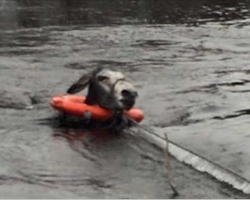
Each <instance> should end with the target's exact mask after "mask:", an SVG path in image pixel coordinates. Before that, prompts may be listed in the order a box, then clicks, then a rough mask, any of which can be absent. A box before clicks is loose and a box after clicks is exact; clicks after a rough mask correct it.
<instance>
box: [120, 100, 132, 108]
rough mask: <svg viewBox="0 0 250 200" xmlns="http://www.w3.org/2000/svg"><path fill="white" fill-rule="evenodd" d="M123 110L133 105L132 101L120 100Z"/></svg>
mask: <svg viewBox="0 0 250 200" xmlns="http://www.w3.org/2000/svg"><path fill="white" fill-rule="evenodd" d="M120 101H121V102H122V105H123V107H124V108H125V109H127V110H129V109H131V108H132V107H133V106H134V105H135V100H134V99H122V100H120Z"/></svg>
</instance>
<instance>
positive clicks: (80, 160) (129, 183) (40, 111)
mask: <svg viewBox="0 0 250 200" xmlns="http://www.w3.org/2000/svg"><path fill="white" fill-rule="evenodd" d="M249 7H250V2H249V1H236V0H230V1H224V0H223V1H215V0H200V1H197V0H188V1H181V0H177V1H176V0H157V1H154V0H137V1H136V0H109V1H104V0H88V1H87V0H53V1H52V0H0V70H1V71H0V80H1V86H0V113H1V115H0V163H1V166H0V197H3V198H53V197H54V198H169V197H171V190H170V189H169V187H168V184H167V179H166V169H165V160H166V159H165V157H164V154H163V152H161V151H159V150H158V149H157V148H155V147H154V146H152V145H151V144H150V143H148V142H146V141H144V140H143V139H142V138H138V137H137V136H136V135H137V134H135V136H132V135H131V134H129V133H127V134H112V133H107V132H105V131H99V132H98V131H96V132H90V131H88V130H85V129H76V128H74V127H71V128H70V127H67V128H65V127H61V126H58V125H57V122H56V121H53V120H54V118H53V116H54V114H55V113H54V111H53V110H52V109H51V108H50V107H49V103H48V102H49V99H50V98H51V97H52V96H53V95H55V94H60V93H64V92H65V91H66V89H67V87H68V86H69V85H70V84H71V83H72V82H73V81H74V80H75V79H77V78H78V77H79V76H80V75H81V74H83V73H85V71H87V70H89V69H90V68H93V67H96V66H104V67H109V68H113V69H116V70H120V71H122V72H124V73H125V74H126V75H128V76H129V77H130V78H131V79H133V80H134V81H135V84H136V86H137V87H138V90H139V94H140V98H139V100H138V103H137V106H138V107H140V108H142V109H143V110H144V111H145V114H146V119H145V121H144V122H143V123H144V125H146V126H157V127H165V128H166V127H174V128H180V130H181V131H182V128H183V127H190V126H191V125H193V124H200V126H201V127H202V126H204V125H203V123H205V125H206V123H209V122H210V120H211V119H212V120H214V119H218V116H219V117H225V118H226V116H230V115H232V114H234V113H235V112H236V113H237V111H239V110H245V109H247V108H248V99H249V89H248V88H247V87H248V85H249V70H250V68H249V66H250V65H249V64H250V61H249V46H250V40H249V30H250V27H249V23H250V20H249V15H250V11H249V9H250V8H249ZM235 102H238V103H235ZM243 114H244V112H243ZM46 118H51V120H44V119H46ZM238 123H239V126H241V127H242V129H243V130H246V129H247V128H248V127H246V126H245V125H244V124H245V123H244V120H243V121H241V119H239V121H238ZM226 125H227V127H228V129H230V128H231V127H230V126H231V124H230V123H228V124H226ZM211 130H212V131H213V127H212V129H211ZM137 131H138V134H139V132H142V130H137ZM173 131H174V130H173ZM182 132H183V133H185V130H184V131H182ZM229 133H230V131H229ZM231 135H232V133H231ZM228 138H230V136H229V137H228ZM231 138H232V137H231ZM198 142H199V141H198ZM198 142H197V143H198ZM172 165H173V170H172V173H173V178H174V182H175V183H176V185H177V187H178V188H179V190H180V192H181V196H180V197H181V198H233V197H234V198H238V197H241V198H242V196H241V194H239V193H236V192H235V191H233V190H231V188H227V187H226V186H224V185H221V184H219V183H216V182H215V180H212V179H210V178H209V177H207V176H204V175H201V174H199V173H197V172H195V171H193V170H192V169H190V168H188V167H187V166H184V165H182V164H180V163H177V162H176V161H175V160H172ZM190 183H192V184H190Z"/></svg>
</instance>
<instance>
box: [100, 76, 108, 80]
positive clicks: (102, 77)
mask: <svg viewBox="0 0 250 200" xmlns="http://www.w3.org/2000/svg"><path fill="white" fill-rule="evenodd" d="M97 79H98V81H106V80H108V79H109V78H108V77H107V76H98V77H97Z"/></svg>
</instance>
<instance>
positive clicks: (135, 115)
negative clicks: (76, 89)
mask: <svg viewBox="0 0 250 200" xmlns="http://www.w3.org/2000/svg"><path fill="white" fill-rule="evenodd" d="M85 99H86V97H84V96H77V95H59V96H55V97H53V98H52V99H51V101H50V105H51V106H52V107H53V108H55V109H56V110H58V111H61V112H64V113H66V114H69V115H74V116H77V117H86V118H90V119H95V120H99V121H106V120H108V119H109V118H110V117H111V116H112V113H111V111H110V110H107V109H104V108H101V107H99V106H98V105H87V104H85V103H84V101H85ZM124 115H127V116H129V117H131V118H132V119H134V120H136V121H137V122H140V121H142V120H143V118H144V114H143V112H142V111H141V110H139V109H136V108H132V109H130V110H128V111H124Z"/></svg>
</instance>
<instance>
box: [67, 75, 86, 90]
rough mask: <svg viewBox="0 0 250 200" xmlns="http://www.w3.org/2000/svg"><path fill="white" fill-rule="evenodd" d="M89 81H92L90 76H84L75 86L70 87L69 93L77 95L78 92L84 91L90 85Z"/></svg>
mask: <svg viewBox="0 0 250 200" xmlns="http://www.w3.org/2000/svg"><path fill="white" fill-rule="evenodd" d="M89 80H90V74H87V75H83V76H82V77H81V78H80V79H79V80H78V81H77V82H75V83H74V84H73V85H71V86H70V88H69V89H68V90H67V93H69V94H75V93H77V92H80V91H82V90H84V89H85V88H86V87H87V85H88V84H89Z"/></svg>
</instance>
